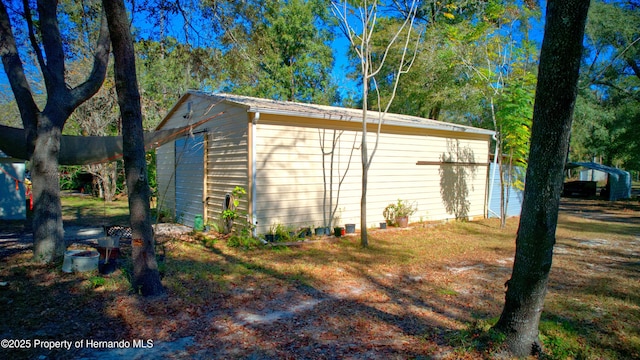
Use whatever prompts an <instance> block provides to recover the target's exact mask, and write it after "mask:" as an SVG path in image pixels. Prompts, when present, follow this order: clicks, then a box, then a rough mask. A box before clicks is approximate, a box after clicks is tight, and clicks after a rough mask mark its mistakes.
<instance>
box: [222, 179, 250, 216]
mask: <svg viewBox="0 0 640 360" xmlns="http://www.w3.org/2000/svg"><path fill="white" fill-rule="evenodd" d="M246 194H247V191H246V190H245V189H244V188H243V187H241V186H236V187H235V188H234V189H233V191H232V192H231V204H229V207H228V208H227V209H225V210H223V211H222V219H223V220H225V221H233V220H235V219H237V218H239V217H240V212H239V210H238V205H240V199H242V198H243V197H244V196H245V195H246Z"/></svg>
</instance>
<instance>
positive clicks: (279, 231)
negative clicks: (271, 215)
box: [269, 223, 295, 241]
mask: <svg viewBox="0 0 640 360" xmlns="http://www.w3.org/2000/svg"><path fill="white" fill-rule="evenodd" d="M269 233H270V234H273V235H274V237H275V241H290V240H292V236H291V233H294V236H295V231H294V230H293V228H292V227H287V226H284V225H282V224H280V223H276V224H273V225H271V227H270V228H269Z"/></svg>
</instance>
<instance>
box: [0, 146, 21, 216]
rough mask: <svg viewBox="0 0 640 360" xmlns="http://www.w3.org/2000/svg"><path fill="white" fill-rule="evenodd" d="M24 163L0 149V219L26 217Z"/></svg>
mask: <svg viewBox="0 0 640 360" xmlns="http://www.w3.org/2000/svg"><path fill="white" fill-rule="evenodd" d="M24 176H25V163H24V161H23V160H19V159H15V158H12V157H9V156H7V155H5V154H4V153H3V152H2V151H0V219H1V220H24V219H26V217H27V204H26V194H25V193H26V189H25V184H24Z"/></svg>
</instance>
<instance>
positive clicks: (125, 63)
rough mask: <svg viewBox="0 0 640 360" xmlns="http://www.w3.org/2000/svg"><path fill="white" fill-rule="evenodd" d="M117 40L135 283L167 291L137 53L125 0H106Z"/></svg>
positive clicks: (150, 291)
mask: <svg viewBox="0 0 640 360" xmlns="http://www.w3.org/2000/svg"><path fill="white" fill-rule="evenodd" d="M102 4H103V6H104V8H105V12H106V14H107V21H108V23H109V33H110V34H111V41H112V44H113V55H114V69H115V78H116V90H117V92H118V104H119V105H120V113H121V115H122V137H123V152H124V154H123V158H124V171H125V178H126V184H127V190H128V194H129V217H130V221H131V230H132V236H133V239H132V241H131V245H132V252H131V257H132V259H133V287H134V289H136V290H137V291H139V292H140V293H141V294H142V295H144V296H156V295H161V294H163V293H164V288H163V287H162V283H161V282H160V274H159V272H158V264H157V262H156V256H155V244H154V238H153V229H152V227H151V218H150V214H149V213H150V211H149V197H150V196H151V193H150V190H149V182H148V179H147V163H146V161H145V152H144V142H143V141H141V140H142V139H143V136H144V134H143V129H142V110H141V107H140V92H139V91H138V81H137V78H136V66H135V54H134V51H133V41H132V39H131V32H130V30H129V21H128V17H127V12H126V10H125V7H124V2H123V1H122V0H103V2H102Z"/></svg>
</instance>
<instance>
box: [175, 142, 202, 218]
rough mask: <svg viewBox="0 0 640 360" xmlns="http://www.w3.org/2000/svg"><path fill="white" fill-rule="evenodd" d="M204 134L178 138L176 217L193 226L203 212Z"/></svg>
mask: <svg viewBox="0 0 640 360" xmlns="http://www.w3.org/2000/svg"><path fill="white" fill-rule="evenodd" d="M204 147H205V143H204V134H203V133H200V134H195V135H193V136H188V137H185V138H182V139H178V140H176V219H177V221H178V222H179V223H181V224H184V225H187V226H193V221H194V219H195V217H196V215H202V214H203V209H204V208H203V202H202V189H203V183H204Z"/></svg>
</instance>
